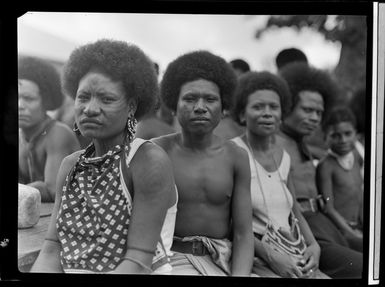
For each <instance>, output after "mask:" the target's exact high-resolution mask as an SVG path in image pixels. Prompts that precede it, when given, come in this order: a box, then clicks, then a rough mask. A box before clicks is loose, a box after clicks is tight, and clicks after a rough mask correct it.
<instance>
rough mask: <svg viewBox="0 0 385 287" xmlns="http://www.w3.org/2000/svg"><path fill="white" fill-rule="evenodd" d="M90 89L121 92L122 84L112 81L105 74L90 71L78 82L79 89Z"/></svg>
mask: <svg viewBox="0 0 385 287" xmlns="http://www.w3.org/2000/svg"><path fill="white" fill-rule="evenodd" d="M84 88H91V89H101V90H112V91H122V90H123V83H122V82H121V81H114V80H112V79H111V77H109V76H108V75H106V74H105V73H102V72H99V71H96V70H91V71H89V72H88V73H86V74H85V75H84V76H83V77H82V78H81V79H80V81H79V88H78V89H84Z"/></svg>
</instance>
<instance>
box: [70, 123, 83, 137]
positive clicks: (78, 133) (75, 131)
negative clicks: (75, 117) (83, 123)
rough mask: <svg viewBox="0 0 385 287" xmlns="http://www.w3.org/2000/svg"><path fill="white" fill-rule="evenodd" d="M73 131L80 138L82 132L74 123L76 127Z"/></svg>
mask: <svg viewBox="0 0 385 287" xmlns="http://www.w3.org/2000/svg"><path fill="white" fill-rule="evenodd" d="M72 131H73V132H74V133H75V134H76V135H77V136H80V134H81V133H80V130H79V127H78V125H77V124H76V122H74V127H73V129H72Z"/></svg>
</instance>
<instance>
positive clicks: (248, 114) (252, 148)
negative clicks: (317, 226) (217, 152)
mask: <svg viewBox="0 0 385 287" xmlns="http://www.w3.org/2000/svg"><path fill="white" fill-rule="evenodd" d="M288 97H289V89H288V87H287V84H286V82H285V81H284V80H282V79H281V78H279V77H278V76H276V75H273V74H271V73H268V72H260V73H257V72H250V73H248V74H245V75H244V76H242V77H241V78H240V79H239V83H238V88H237V90H236V93H235V99H236V101H235V114H236V115H237V117H236V119H237V120H238V121H239V123H240V124H244V125H246V133H245V134H243V135H242V136H239V137H236V138H234V139H233V141H234V142H235V143H236V144H238V145H239V146H240V147H242V148H244V149H245V150H246V151H247V152H248V155H249V162H250V169H251V187H250V189H251V199H252V206H253V226H252V228H253V233H254V249H255V259H254V264H253V272H254V273H256V274H257V275H260V276H262V277H278V276H280V277H287V278H329V277H328V276H326V275H325V274H322V273H321V272H320V271H319V269H318V264H319V256H320V247H319V245H318V243H317V241H316V240H315V238H314V236H313V234H312V232H311V230H310V228H309V226H308V224H307V222H306V220H305V219H304V217H303V215H302V214H301V212H300V210H299V208H298V203H297V202H296V201H295V200H293V195H295V190H294V188H293V185H292V182H291V178H290V156H289V155H288V153H287V152H286V151H285V150H284V149H283V148H282V147H281V146H278V145H277V143H276V140H275V137H276V133H277V132H278V131H279V125H280V122H281V115H282V113H283V112H284V111H283V110H282V109H281V106H282V105H281V103H283V102H286V101H287V99H288ZM296 220H298V221H297V222H298V224H297V223H296ZM272 230H274V231H272ZM275 239H278V240H275ZM280 240H282V241H283V240H285V242H286V244H285V245H281V244H282V243H281V242H282V241H280ZM277 246H278V247H281V248H277ZM282 246H284V247H282ZM286 248H287V249H286ZM287 250H290V251H289V252H288V251H287Z"/></svg>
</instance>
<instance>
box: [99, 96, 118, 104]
mask: <svg viewBox="0 0 385 287" xmlns="http://www.w3.org/2000/svg"><path fill="white" fill-rule="evenodd" d="M114 101H115V98H113V97H111V96H102V102H103V103H105V104H110V103H112V102H114Z"/></svg>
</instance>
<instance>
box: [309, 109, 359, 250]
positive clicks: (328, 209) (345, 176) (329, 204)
mask: <svg viewBox="0 0 385 287" xmlns="http://www.w3.org/2000/svg"><path fill="white" fill-rule="evenodd" d="M322 126H323V130H324V133H325V135H326V142H327V144H328V146H329V150H328V155H327V156H326V157H325V158H323V159H322V160H321V162H320V163H319V164H318V166H317V175H316V179H317V188H318V190H319V192H320V193H321V194H322V195H323V198H324V199H325V207H324V210H325V214H326V215H327V216H328V217H329V218H330V219H331V220H332V221H333V222H334V223H335V225H336V226H337V227H338V228H339V229H340V230H341V232H342V234H344V236H345V237H346V238H347V240H348V241H349V242H351V246H352V247H354V249H356V250H358V251H361V252H362V247H363V246H362V226H361V224H360V223H359V216H360V214H361V210H360V208H361V207H362V206H361V201H362V198H363V189H362V187H363V178H362V177H361V168H362V165H363V160H362V158H361V156H360V155H359V153H358V152H357V150H356V149H355V146H354V144H355V142H356V141H357V137H356V136H357V134H356V128H355V127H356V119H355V117H354V115H353V113H352V112H351V111H350V109H348V108H346V107H337V108H334V109H333V110H332V111H331V112H330V114H329V115H328V117H327V118H326V119H325V121H324V122H323V124H322Z"/></svg>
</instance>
